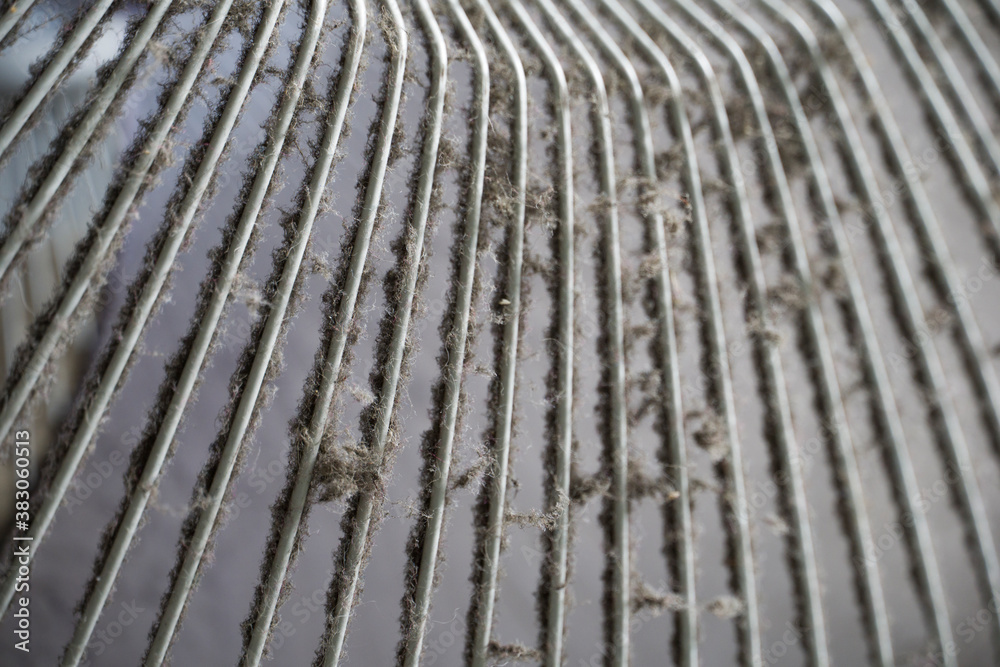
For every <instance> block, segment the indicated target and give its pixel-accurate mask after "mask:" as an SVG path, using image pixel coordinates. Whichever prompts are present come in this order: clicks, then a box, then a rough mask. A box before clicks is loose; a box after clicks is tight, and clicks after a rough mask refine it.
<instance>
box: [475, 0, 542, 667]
mask: <svg viewBox="0 0 1000 667" xmlns="http://www.w3.org/2000/svg"><path fill="white" fill-rule="evenodd" d="M476 7H478V8H479V9H480V10H481V11H482V12H483V15H484V16H485V17H486V23H487V24H488V25H489V29H490V33H491V34H492V35H493V38H494V39H495V40H496V42H497V43H498V44H499V46H500V49H501V50H502V51H503V54H504V57H505V58H506V59H507V62H508V64H509V66H510V68H511V71H513V73H514V100H513V101H512V103H511V104H512V106H513V108H514V120H513V122H512V123H511V135H512V136H511V139H512V143H513V155H512V160H513V171H514V179H513V181H514V182H513V188H514V191H515V193H516V194H515V197H516V198H517V201H516V204H515V211H514V217H513V219H512V220H511V231H510V250H509V254H510V266H509V267H508V269H507V284H506V285H505V287H504V294H505V295H506V299H507V301H508V303H507V305H506V306H505V310H506V319H505V320H504V328H503V353H502V357H501V359H500V402H499V407H500V409H499V411H498V412H499V414H498V415H496V416H495V417H494V419H496V421H495V425H494V438H495V443H494V448H495V452H494V455H495V457H496V458H495V460H494V461H493V466H492V471H491V473H490V474H489V475H488V476H487V479H488V481H487V484H488V487H487V491H486V493H487V497H488V499H489V500H488V503H489V504H488V510H487V519H486V528H485V530H486V534H485V538H484V544H483V551H482V555H481V558H482V571H481V572H480V573H479V574H478V577H477V579H478V581H477V584H478V585H477V587H476V591H477V593H476V594H475V597H474V599H473V602H472V604H473V607H474V609H475V614H476V618H478V619H479V620H478V623H477V624H476V628H475V633H474V635H473V636H472V637H471V651H470V653H471V656H472V660H471V662H472V665H473V667H485V665H486V659H487V658H488V657H489V645H490V639H491V637H492V628H493V613H494V603H495V601H496V590H497V577H498V574H499V570H500V548H501V546H502V542H503V524H504V515H505V513H506V510H507V499H506V494H507V476H508V463H509V459H510V440H511V430H512V427H513V421H514V396H515V392H516V373H517V353H518V332H519V327H520V322H521V271H522V266H523V255H524V209H525V197H526V191H527V182H528V85H527V81H526V79H525V75H524V66H523V65H522V64H521V58H520V56H518V54H517V49H516V48H515V46H514V43H513V42H512V41H511V39H510V36H509V35H508V34H507V31H506V30H504V27H503V25H502V24H501V23H500V19H498V18H497V15H496V14H495V13H494V11H493V7H491V6H490V3H489V2H488V0H476Z"/></svg>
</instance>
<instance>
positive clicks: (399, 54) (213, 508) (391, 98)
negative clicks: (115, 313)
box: [146, 0, 406, 667]
mask: <svg viewBox="0 0 1000 667" xmlns="http://www.w3.org/2000/svg"><path fill="white" fill-rule="evenodd" d="M387 5H388V6H389V8H390V14H391V19H392V25H393V31H394V33H395V36H396V39H397V42H398V43H397V45H396V46H397V47H398V48H395V49H393V50H392V54H393V55H392V61H391V64H390V68H389V72H388V73H387V74H388V80H389V86H388V88H387V93H386V94H387V97H386V102H385V105H384V106H383V109H382V115H381V118H380V121H379V129H378V136H377V138H376V143H375V152H374V154H373V156H372V167H371V171H370V173H369V177H368V182H367V185H366V187H365V199H364V206H363V210H362V214H361V220H360V221H359V222H358V227H357V231H356V232H355V237H354V239H353V243H354V250H353V256H352V265H354V263H355V258H356V257H357V256H358V255H359V254H360V256H361V259H360V263H361V265H362V266H363V264H364V259H365V257H366V256H367V252H368V246H369V242H370V240H371V234H372V230H373V228H374V221H375V217H376V213H377V210H378V204H379V201H380V199H381V196H382V184H383V181H384V178H385V172H386V168H387V166H388V161H389V153H390V151H391V147H392V139H393V132H394V131H395V128H396V120H397V116H398V112H399V102H400V97H401V95H402V87H403V71H404V69H405V66H406V32H405V30H404V28H403V25H402V16H401V15H400V14H399V8H398V6H397V5H396V4H395V2H394V0H387ZM341 92H343V94H345V95H346V94H349V89H346V90H345V89H340V90H338V93H341ZM334 109H336V107H334V108H332V109H331V113H330V115H328V116H327V119H326V129H325V132H324V135H323V140H322V145H321V150H320V157H319V159H318V160H317V162H316V163H315V165H314V166H313V170H312V173H311V175H310V180H309V187H308V190H307V195H306V203H305V206H304V208H303V209H301V210H300V211H299V218H298V225H297V229H296V241H295V243H294V244H293V246H292V248H291V249H290V251H289V254H288V257H287V258H286V259H285V264H284V266H283V268H282V272H281V278H280V279H279V283H278V287H277V290H276V291H275V296H274V299H273V300H272V303H271V307H270V310H269V312H268V315H267V321H266V323H265V325H264V330H263V332H262V334H261V338H260V341H259V342H258V345H257V349H256V351H255V353H254V360H253V364H252V366H251V368H250V371H249V373H248V374H247V379H246V382H245V385H244V389H243V392H242V394H241V396H240V401H239V405H238V407H237V408H236V411H235V413H234V415H233V418H232V425H231V427H230V429H229V432H228V433H227V435H226V443H225V446H224V447H223V450H222V452H221V455H220V458H219V464H218V467H217V468H216V471H215V473H214V475H213V477H212V482H211V488H210V489H209V492H208V495H207V497H206V501H205V507H204V508H203V509H201V511H200V514H199V517H198V524H197V527H196V528H195V532H194V534H193V535H192V537H191V539H190V541H189V542H188V544H186V545H185V551H184V562H183V564H182V565H181V567H180V570H179V572H178V574H177V579H176V580H175V582H174V584H173V587H172V589H171V591H170V597H169V599H168V600H167V603H166V605H165V606H164V608H163V612H162V614H161V617H160V619H159V622H158V626H157V632H156V635H155V637H154V638H153V641H152V643H151V645H150V647H149V652H148V653H147V655H146V665H147V666H150V667H152V666H153V665H159V664H160V663H161V662H162V661H163V659H164V658H165V657H166V652H167V650H168V649H169V646H170V642H171V639H172V637H173V634H174V632H175V631H176V628H177V624H178V623H179V621H180V616H181V613H182V612H183V609H184V605H185V604H186V601H187V597H188V595H189V594H190V592H191V589H192V587H193V586H194V583H195V579H196V578H197V574H198V571H199V569H200V566H201V562H202V557H203V556H204V553H205V549H206V548H207V546H208V541H209V539H210V537H211V533H212V530H213V529H214V527H215V523H216V519H217V518H218V514H219V511H220V510H221V508H222V503H223V500H224V497H225V493H226V489H227V488H228V486H229V481H230V479H231V476H232V474H233V470H234V467H235V465H236V460H237V457H238V454H239V450H240V447H241V446H242V443H243V440H244V437H245V435H246V432H247V429H248V428H249V426H250V420H251V417H252V414H253V410H254V407H255V406H256V404H257V400H258V398H259V396H260V392H261V389H262V387H263V383H264V377H265V375H266V373H267V369H268V366H269V365H270V363H271V356H272V354H273V352H274V348H275V346H276V345H277V342H278V336H279V334H280V331H281V328H282V322H283V320H284V317H285V312H286V310H287V307H288V303H289V300H290V299H291V294H292V289H293V287H294V285H295V282H296V280H297V279H298V275H299V269H300V268H301V265H302V258H303V255H304V254H305V249H306V246H307V240H308V239H309V236H310V233H311V231H312V227H313V223H314V222H315V219H316V215H317V213H318V212H319V207H320V204H321V201H322V198H323V193H324V191H325V190H326V185H327V182H328V180H329V177H330V171H331V169H332V166H333V159H334V154H335V148H334V147H335V146H336V144H337V142H338V140H339V137H340V132H341V129H342V127H343V115H340V114H336V113H334ZM350 280H351V283H352V284H351V288H353V293H351V292H348V291H346V290H345V294H344V299H346V300H348V301H353V300H355V299H356V298H357V285H358V283H359V281H360V271H359V272H358V275H355V276H351V278H350Z"/></svg>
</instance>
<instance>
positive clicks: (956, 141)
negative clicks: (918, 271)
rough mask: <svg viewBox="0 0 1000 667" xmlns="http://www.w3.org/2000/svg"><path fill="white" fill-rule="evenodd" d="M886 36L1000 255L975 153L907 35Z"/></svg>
mask: <svg viewBox="0 0 1000 667" xmlns="http://www.w3.org/2000/svg"><path fill="white" fill-rule="evenodd" d="M810 4H811V6H814V7H817V8H818V9H819V10H820V12H821V13H822V14H823V15H825V16H826V20H827V21H828V22H834V23H835V25H836V26H837V28H838V31H839V32H840V33H841V34H844V33H845V31H848V26H847V24H846V19H845V18H844V17H843V15H841V14H840V11H839V10H837V9H836V7H830V6H829V5H827V4H825V3H810ZM867 4H868V5H869V6H870V7H871V8H872V9H874V10H875V11H876V12H877V13H878V15H879V16H881V17H882V19H883V20H888V15H887V14H886V11H888V9H887V5H886V4H885V2H884V1H882V0H867ZM835 15H840V18H839V19H837V20H836V21H835V20H834V16H835ZM889 34H890V35H891V37H892V42H893V44H894V45H895V47H896V49H897V51H898V52H899V53H900V54H901V55H902V56H903V60H904V61H905V63H906V66H907V68H908V69H909V71H910V74H911V76H913V78H914V79H916V82H917V85H918V86H919V87H920V95H921V96H922V97H923V99H925V100H926V101H927V103H928V104H929V105H930V110H931V113H932V115H933V116H934V118H935V120H936V121H937V124H938V125H939V127H940V129H941V131H942V132H943V134H944V138H947V139H948V141H949V142H950V146H949V147H950V149H951V150H954V151H955V157H956V158H957V160H956V162H957V164H958V166H959V168H960V170H961V174H960V175H959V177H960V178H962V180H963V181H965V183H966V184H967V186H968V187H969V188H971V189H972V192H973V194H974V195H975V203H976V205H977V207H978V208H979V210H980V212H981V213H982V214H983V215H985V216H986V218H987V219H988V220H989V223H990V227H991V234H988V235H987V239H988V242H989V243H990V244H991V245H992V247H993V249H994V252H995V253H996V254H997V255H998V256H1000V203H998V202H997V199H996V197H995V196H994V194H993V190H992V185H991V181H990V176H989V173H988V171H987V170H984V169H983V165H981V164H980V162H979V160H978V158H977V157H976V152H975V151H974V150H973V149H972V147H971V146H970V144H969V141H968V140H967V139H966V136H965V133H964V132H963V131H962V128H961V127H960V126H959V123H958V120H957V119H956V117H955V113H954V112H953V111H952V109H951V107H950V106H949V105H948V102H947V101H946V100H945V97H944V95H943V94H942V92H941V89H940V88H939V86H938V84H937V80H936V79H935V77H934V75H933V74H931V72H930V70H929V69H928V68H927V65H926V64H925V63H924V61H923V60H922V59H921V57H920V54H919V52H918V51H917V48H916V47H915V46H914V45H913V42H912V41H911V40H910V38H909V36H908V35H907V34H906V32H905V31H902V30H891V31H889Z"/></svg>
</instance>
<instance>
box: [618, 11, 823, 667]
mask: <svg viewBox="0 0 1000 667" xmlns="http://www.w3.org/2000/svg"><path fill="white" fill-rule="evenodd" d="M637 2H638V4H639V5H640V6H641V7H642V8H643V9H644V10H645V11H646V13H647V14H648V15H649V16H650V17H651V18H652V19H653V20H654V21H655V22H656V23H657V24H658V25H659V26H661V27H662V28H663V29H664V30H665V31H666V32H667V33H668V34H669V35H670V37H671V39H672V40H673V41H674V42H675V43H676V44H677V46H679V47H680V49H681V50H682V51H683V52H684V53H685V54H686V55H687V56H688V57H689V58H691V59H692V61H693V62H694V63H695V65H696V69H697V72H698V75H699V78H701V80H702V82H703V83H704V85H705V87H706V88H707V89H708V95H709V102H710V104H711V107H712V109H711V110H712V123H713V125H714V129H715V134H716V137H717V139H718V140H720V141H721V143H722V157H723V168H724V170H725V174H726V178H727V180H728V182H729V183H731V184H732V186H733V189H734V193H735V197H736V201H735V202H734V204H735V205H734V206H733V212H734V216H735V218H736V223H737V226H738V228H739V230H740V237H739V244H740V248H739V250H740V253H741V255H742V256H743V258H744V261H745V262H746V263H747V267H748V270H749V274H750V276H749V278H750V280H749V281H748V289H749V296H750V305H751V307H752V308H753V309H754V315H755V316H756V317H757V318H758V320H759V321H760V323H761V325H763V326H764V327H766V328H770V326H771V317H770V314H769V313H768V311H767V305H766V299H767V285H766V283H765V278H764V271H763V267H762V265H761V259H760V251H759V249H758V247H757V241H756V234H755V232H754V225H753V220H752V215H751V213H750V203H749V197H748V195H747V189H746V183H745V182H744V180H743V175H742V173H741V171H740V167H739V154H738V153H737V151H736V144H735V142H734V140H733V134H732V131H731V129H730V126H729V118H728V114H727V112H726V105H725V100H724V98H723V95H722V88H721V87H720V85H719V81H718V78H717V77H716V75H715V72H714V71H713V69H712V66H711V64H710V63H709V61H708V58H707V56H706V55H705V53H704V52H703V51H702V50H701V48H700V47H699V46H698V45H697V44H695V43H694V42H693V41H692V40H691V39H690V38H689V37H688V36H687V34H686V33H685V32H684V30H683V29H682V28H681V27H680V26H679V25H678V24H677V23H675V22H674V21H673V20H672V19H671V18H670V17H669V16H667V15H666V14H665V13H664V12H663V11H662V10H661V9H660V8H659V7H658V6H656V5H654V4H653V3H652V2H651V1H650V0H637ZM705 243H706V245H708V242H707V240H706V241H705ZM758 345H761V346H762V349H761V352H762V356H763V357H764V373H765V387H766V391H767V393H768V394H769V396H768V398H767V401H768V403H769V404H770V407H769V409H770V410H774V411H775V413H776V414H775V415H774V418H775V422H776V426H777V428H776V429H775V433H774V436H775V438H776V440H777V442H776V443H775V444H776V445H777V447H778V456H779V460H780V461H781V465H782V467H783V468H784V469H785V470H786V471H787V474H788V479H787V485H786V486H787V491H788V492H790V493H791V495H792V502H790V503H789V505H790V511H791V515H792V516H791V519H792V525H793V536H794V540H795V550H796V551H797V553H796V556H797V559H798V572H797V573H796V576H797V577H798V578H799V580H800V587H801V590H800V594H801V595H802V596H803V607H804V613H805V619H804V620H805V625H806V628H805V630H806V632H807V633H808V641H807V644H808V651H809V655H810V659H811V661H812V664H813V665H814V666H815V667H825V666H826V665H828V664H829V663H830V656H829V647H828V645H827V640H826V626H825V622H824V619H823V606H822V594H821V592H820V583H819V570H818V568H817V565H816V553H815V547H814V545H813V537H812V525H811V522H810V520H809V508H808V504H807V497H806V491H805V483H804V481H803V479H802V471H801V469H800V467H799V466H800V464H801V456H800V455H799V451H798V444H797V442H796V440H795V432H794V428H793V426H792V415H791V408H790V406H789V404H788V394H787V390H786V383H785V378H784V371H783V369H782V363H781V354H780V351H779V350H778V347H777V346H776V345H774V344H772V343H769V342H767V341H763V340H760V339H758Z"/></svg>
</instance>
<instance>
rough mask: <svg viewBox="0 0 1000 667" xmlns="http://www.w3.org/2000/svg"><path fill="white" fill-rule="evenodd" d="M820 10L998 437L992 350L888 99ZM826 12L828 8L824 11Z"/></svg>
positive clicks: (853, 43) (839, 19)
mask: <svg viewBox="0 0 1000 667" xmlns="http://www.w3.org/2000/svg"><path fill="white" fill-rule="evenodd" d="M822 11H823V15H824V16H825V17H826V18H827V20H828V21H829V22H830V23H831V25H832V26H833V27H834V30H835V31H836V32H837V34H838V36H839V38H840V40H841V41H842V42H843V44H844V45H845V47H846V49H847V55H848V57H849V58H850V60H851V62H852V65H853V67H854V69H855V70H856V71H857V72H858V75H859V77H858V79H859V81H860V84H861V89H862V93H863V94H864V96H865V98H866V99H867V100H868V102H869V103H870V104H871V106H872V108H873V111H874V119H875V126H876V129H877V130H878V131H879V132H880V134H882V135H883V137H884V139H885V143H886V145H887V146H888V147H889V150H888V151H886V153H887V157H888V158H889V160H890V163H891V165H892V167H893V169H894V170H895V171H896V174H897V177H898V178H899V179H900V180H901V181H902V182H903V184H905V185H906V191H907V193H908V194H909V196H910V200H911V202H912V204H913V208H914V216H913V217H912V220H913V222H914V223H916V227H917V234H918V235H919V236H920V238H921V240H922V241H924V243H925V245H926V246H927V247H928V249H929V253H925V260H926V261H928V262H929V263H930V265H931V270H932V271H933V272H934V274H935V276H936V278H937V281H936V283H938V284H939V287H940V289H941V291H942V292H943V294H942V297H943V299H944V300H945V301H946V302H947V303H949V304H950V305H951V307H952V308H953V309H954V312H955V315H956V317H957V319H958V325H959V326H958V327H956V328H957V330H958V332H959V344H960V345H961V346H962V351H963V353H964V354H965V355H966V357H967V358H968V359H969V360H970V363H969V364H967V367H968V368H969V371H970V372H971V373H972V375H973V381H974V382H975V383H976V385H977V389H978V390H979V392H980V394H981V396H982V397H983V403H984V406H983V412H984V413H985V417H986V421H987V422H988V424H987V425H988V427H989V429H990V431H991V434H992V436H993V439H994V441H995V442H1000V380H998V379H997V375H996V370H995V368H994V366H993V360H992V355H991V354H990V351H989V349H988V347H987V345H986V342H985V339H984V338H983V334H982V331H981V330H980V328H979V323H978V322H977V320H976V316H975V314H974V313H973V311H972V308H971V306H970V305H969V301H968V299H967V298H966V296H965V295H964V294H963V292H962V290H961V279H960V278H959V274H958V269H957V268H956V267H955V262H954V260H953V259H952V256H951V252H950V250H949V249H948V243H947V241H946V240H945V235H944V232H943V230H942V228H941V224H940V222H939V220H938V217H937V214H936V213H935V212H934V207H933V206H932V205H931V201H930V197H929V196H928V194H927V189H926V188H925V187H924V184H923V181H922V180H921V179H920V177H919V174H917V173H916V172H915V171H914V170H913V168H912V165H914V164H916V163H915V161H914V159H913V157H912V155H911V154H910V151H909V148H908V147H907V145H906V140H905V139H904V138H903V132H902V130H901V129H900V127H899V124H898V123H897V122H896V119H895V117H894V116H893V113H892V110H891V108H890V106H889V101H888V100H887V99H886V97H885V95H884V94H883V92H882V88H881V86H879V85H878V80H877V79H876V77H875V73H874V72H873V71H872V69H871V67H870V66H869V65H868V63H867V60H865V56H864V51H863V50H862V48H861V44H860V43H859V42H858V40H857V38H856V37H855V36H854V33H853V32H852V31H851V30H850V27H849V25H848V24H847V22H846V21H845V20H844V17H843V15H842V14H840V13H839V11H837V10H836V9H835V8H834V9H822ZM827 12H829V13H827Z"/></svg>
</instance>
